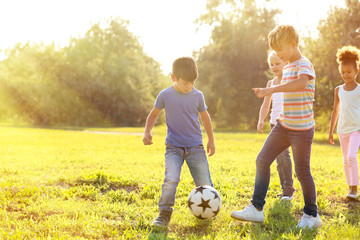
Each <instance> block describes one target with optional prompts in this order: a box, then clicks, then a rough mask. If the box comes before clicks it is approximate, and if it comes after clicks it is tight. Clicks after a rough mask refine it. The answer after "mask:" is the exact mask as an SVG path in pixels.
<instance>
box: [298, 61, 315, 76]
mask: <svg viewBox="0 0 360 240" xmlns="http://www.w3.org/2000/svg"><path fill="white" fill-rule="evenodd" d="M297 68H298V69H297V73H298V77H300V75H303V74H304V75H309V76H310V77H311V78H312V79H314V78H315V71H314V68H313V66H312V65H311V64H310V63H309V62H301V63H300V64H299V65H298V66H297Z"/></svg>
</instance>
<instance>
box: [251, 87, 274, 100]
mask: <svg viewBox="0 0 360 240" xmlns="http://www.w3.org/2000/svg"><path fill="white" fill-rule="evenodd" d="M252 90H253V91H254V93H255V94H256V96H257V97H258V98H263V97H265V96H267V95H271V94H272V89H271V88H253V89H252Z"/></svg>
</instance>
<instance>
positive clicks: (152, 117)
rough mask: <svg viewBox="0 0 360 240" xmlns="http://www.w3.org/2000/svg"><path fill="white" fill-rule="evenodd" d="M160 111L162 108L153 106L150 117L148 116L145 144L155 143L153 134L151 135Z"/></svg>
mask: <svg viewBox="0 0 360 240" xmlns="http://www.w3.org/2000/svg"><path fill="white" fill-rule="evenodd" d="M160 112H161V110H160V109H158V108H156V107H153V109H152V110H151V112H150V113H149V115H148V117H147V118H146V123H145V131H144V138H143V142H144V145H151V144H153V142H152V136H151V129H152V128H153V127H154V125H155V122H156V120H157V118H158V117H159V114H160Z"/></svg>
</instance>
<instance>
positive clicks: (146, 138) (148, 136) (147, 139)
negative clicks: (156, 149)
mask: <svg viewBox="0 0 360 240" xmlns="http://www.w3.org/2000/svg"><path fill="white" fill-rule="evenodd" d="M143 143H144V145H151V144H153V142H152V136H151V134H144V138H143Z"/></svg>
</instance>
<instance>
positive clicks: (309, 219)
mask: <svg viewBox="0 0 360 240" xmlns="http://www.w3.org/2000/svg"><path fill="white" fill-rule="evenodd" d="M321 226H322V222H321V219H320V215H319V214H318V215H316V217H313V216H311V215H307V214H306V213H304V214H303V216H302V217H301V219H300V221H299V223H298V225H297V227H298V228H302V229H305V228H318V227H321Z"/></svg>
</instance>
